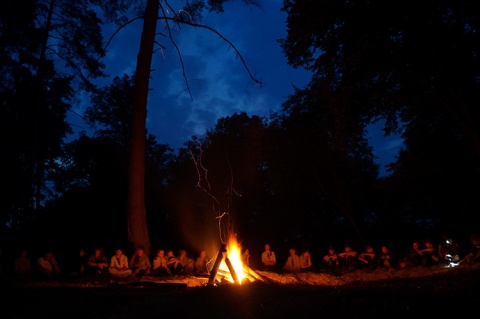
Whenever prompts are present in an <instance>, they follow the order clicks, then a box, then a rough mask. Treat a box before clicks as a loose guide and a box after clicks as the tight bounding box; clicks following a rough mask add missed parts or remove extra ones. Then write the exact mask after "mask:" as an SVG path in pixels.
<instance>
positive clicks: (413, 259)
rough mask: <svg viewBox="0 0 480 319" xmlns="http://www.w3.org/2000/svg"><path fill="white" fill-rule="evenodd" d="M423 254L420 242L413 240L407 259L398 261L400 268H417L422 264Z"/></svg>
mask: <svg viewBox="0 0 480 319" xmlns="http://www.w3.org/2000/svg"><path fill="white" fill-rule="evenodd" d="M422 259H423V253H422V252H421V249H420V243H419V242H418V240H415V239H414V240H412V246H411V247H410V248H409V249H408V250H407V254H406V256H405V257H403V258H402V259H400V260H399V261H398V267H399V268H410V267H417V266H420V265H421V264H422Z"/></svg>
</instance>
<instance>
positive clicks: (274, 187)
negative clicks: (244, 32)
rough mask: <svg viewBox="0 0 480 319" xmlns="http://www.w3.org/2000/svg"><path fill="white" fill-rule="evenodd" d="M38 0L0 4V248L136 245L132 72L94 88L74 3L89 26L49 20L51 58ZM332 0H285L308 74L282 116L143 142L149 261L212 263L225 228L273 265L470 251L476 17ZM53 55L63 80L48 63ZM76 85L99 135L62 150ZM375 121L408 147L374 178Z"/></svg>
mask: <svg viewBox="0 0 480 319" xmlns="http://www.w3.org/2000/svg"><path fill="white" fill-rule="evenodd" d="M42 3H43V1H34V0H30V1H27V2H26V3H25V5H23V4H22V5H20V4H16V3H2V5H1V9H2V10H0V12H1V14H0V22H1V23H0V32H1V33H0V40H1V43H0V50H1V51H0V54H1V56H0V57H1V59H0V61H1V62H0V63H1V65H0V68H1V71H2V74H3V79H2V81H1V83H0V85H1V87H0V96H1V101H2V105H1V111H0V112H1V114H0V121H1V123H0V124H1V125H0V129H1V130H2V131H1V134H0V136H1V139H2V143H1V145H2V148H3V151H2V155H3V165H2V168H1V171H2V174H1V176H2V178H1V189H0V249H2V251H4V252H5V251H9V252H11V253H14V252H15V251H17V250H18V249H20V248H21V247H31V248H32V250H33V251H35V252H38V253H40V252H41V251H42V250H44V249H47V248H54V249H57V250H60V251H69V252H70V253H71V252H72V251H77V249H79V248H80V247H89V248H90V249H93V247H95V246H96V245H102V246H105V247H108V249H113V247H116V246H119V245H120V246H123V247H124V248H125V249H126V250H127V251H130V250H132V249H133V247H132V243H130V242H129V241H128V236H127V231H128V230H127V208H126V200H127V191H128V178H127V175H128V160H129V147H128V140H129V137H130V135H129V134H130V130H129V128H130V125H131V124H130V118H131V112H132V104H133V96H134V83H135V76H134V75H133V74H125V75H123V76H122V77H116V78H114V79H113V81H112V83H111V84H110V85H106V86H104V87H96V86H95V85H93V83H94V79H95V78H97V77H100V76H102V70H103V67H104V66H103V65H102V63H101V60H98V59H97V58H94V57H97V56H98V55H101V52H102V51H101V47H102V45H101V44H102V41H103V39H102V38H101V36H100V35H99V32H98V31H99V30H100V29H99V24H98V25H97V24H96V23H93V22H92V21H96V20H92V19H93V18H92V17H93V14H94V12H91V11H89V10H86V8H85V7H82V6H83V5H80V4H77V5H74V4H72V6H78V7H75V10H79V11H81V12H85V15H84V16H81V17H78V16H75V17H73V16H74V15H73V16H72V17H69V16H68V14H67V13H65V12H63V13H62V14H64V16H62V18H63V19H65V21H70V20H69V19H74V18H75V19H80V21H77V22H78V23H77V26H78V27H80V28H82V26H83V29H81V30H82V31H83V33H79V29H75V28H73V27H72V25H71V24H62V23H59V22H58V21H57V22H58V23H57V24H54V23H53V24H52V25H51V26H50V27H51V28H57V29H56V30H58V34H62V36H63V38H64V39H70V41H66V40H65V41H66V43H65V45H64V46H59V47H58V48H57V50H59V51H58V52H56V54H54V53H53V52H51V51H49V50H50V49H51V47H50V46H49V44H51V42H42V41H41V39H43V37H41V36H39V35H42V34H44V32H45V29H44V28H45V27H46V26H44V25H42V24H40V23H38V21H39V19H40V18H39V15H38V10H39V8H42V7H41V6H40V5H41V4H42ZM98 3H103V2H102V1H98ZM328 3H329V2H328V1H317V2H304V1H284V10H285V11H286V12H287V14H288V18H287V21H286V23H287V31H288V34H287V36H286V38H285V39H281V40H279V45H281V46H282V48H283V50H284V52H285V55H286V56H287V58H288V62H289V63H290V64H291V65H292V66H295V67H301V68H305V69H308V70H311V71H312V74H313V76H312V79H311V82H310V83H309V84H308V85H307V86H306V87H305V88H296V89H295V93H294V94H292V95H290V96H288V97H287V98H286V99H285V102H284V104H283V106H282V110H281V111H279V112H278V113H274V114H271V115H270V117H268V118H265V117H259V116H256V115H247V114H246V113H234V114H231V115H229V116H226V117H224V118H221V119H219V120H218V121H217V123H216V125H215V127H213V128H211V129H209V130H208V131H206V132H205V133H204V135H201V136H193V137H192V138H191V139H190V140H189V141H187V142H186V143H185V144H184V146H183V147H181V148H180V149H179V150H177V151H174V150H173V149H171V147H170V146H169V145H164V144H159V143H157V142H156V137H155V136H153V135H151V134H150V133H149V132H147V133H146V136H147V146H146V161H145V170H146V173H145V206H146V211H147V222H148V231H149V236H150V241H151V247H152V251H153V250H155V249H156V248H173V249H179V248H186V249H188V250H189V251H190V252H192V253H195V252H199V251H201V250H207V251H208V253H209V255H210V257H213V256H215V254H216V249H218V247H219V246H220V242H221V241H222V240H225V236H226V234H228V233H229V232H233V233H235V234H236V236H237V238H238V240H239V241H240V242H241V243H242V245H243V246H245V247H248V248H249V249H250V251H251V253H252V254H255V255H258V256H259V254H260V253H261V251H262V250H263V245H264V244H265V243H267V242H268V243H271V244H272V247H273V248H274V250H275V251H276V252H277V253H278V254H280V256H282V254H285V256H286V254H287V252H288V248H289V247H292V246H295V247H297V249H298V250H302V249H309V250H310V251H311V252H312V253H313V255H316V256H320V254H323V252H324V251H325V249H326V247H328V246H329V245H334V246H336V247H337V250H338V249H340V248H341V247H343V244H344V243H347V242H348V243H350V244H352V245H354V246H355V247H356V249H358V250H361V249H362V248H363V246H364V245H365V244H366V243H372V244H374V245H377V246H378V245H380V244H381V243H387V244H388V245H390V246H391V247H392V248H393V249H394V251H397V252H398V254H402V253H403V250H404V249H406V247H407V246H408V243H409V242H410V241H411V240H412V239H414V238H416V239H419V240H423V239H424V238H427V237H428V238H432V239H433V240H436V241H439V240H441V239H442V238H443V237H444V236H451V237H453V238H457V239H458V240H459V241H460V242H462V244H463V245H464V246H466V245H468V244H469V241H468V240H469V238H470V235H471V234H472V233H478V232H480V227H479V226H480V214H479V212H480V201H479V199H480V196H479V194H480V183H479V182H478V180H479V173H480V168H479V167H480V161H479V157H480V156H479V154H480V138H479V128H480V125H479V119H480V114H479V108H478V98H479V92H480V90H479V81H478V79H479V78H480V77H479V75H480V74H479V73H480V68H479V67H480V62H479V61H478V57H479V56H480V55H479V54H478V53H479V52H478V50H479V48H480V45H479V44H480V43H479V36H480V33H479V32H478V25H479V17H480V15H478V14H476V13H478V12H476V10H477V9H474V8H473V7H472V8H470V5H471V4H470V1H463V0H462V1H444V2H442V3H441V4H436V6H437V7H427V6H425V5H424V4H420V3H416V2H409V4H405V3H397V1H393V0H388V1H372V2H369V3H368V4H367V3H362V4H361V3H357V4H351V2H349V1H343V0H342V1H338V3H337V5H336V6H337V7H335V8H333V7H331V6H329V5H328ZM102 8H103V7H102ZM83 9H85V10H83ZM104 9H105V10H106V8H104ZM110 9H112V8H110ZM72 10H73V9H72ZM72 12H73V11H72ZM105 12H107V11H105ZM108 12H110V11H108ZM319 12H322V14H320V15H319V14H318V13H319ZM373 12H384V14H383V15H382V16H378V15H375V16H373ZM110 13H111V12H110ZM314 13H315V14H314ZM72 21H73V20H72ZM87 26H88V27H87ZM72 28H73V29H72ZM97 28H98V30H97ZM82 35H83V36H82ZM69 37H70V38H69ZM426 39H428V41H426ZM126 45H128V44H126ZM80 47H81V48H89V49H88V50H87V49H79V48H80ZM55 56H61V57H63V58H64V59H65V60H66V61H67V65H69V66H70V67H71V68H72V70H74V71H72V73H71V74H66V73H65V72H63V69H62V71H60V70H59V67H58V65H57V64H58V63H60V62H58V60H57V59H56V58H55ZM62 63H63V62H62ZM80 90H84V92H86V93H87V94H88V96H89V97H90V98H91V100H90V104H89V106H88V108H87V110H86V111H85V114H84V115H83V116H84V119H85V122H86V123H87V124H88V125H89V126H91V127H92V131H91V132H94V133H89V134H87V132H83V133H82V134H80V135H79V136H78V138H76V139H74V140H69V141H68V142H66V141H65V137H66V136H68V135H69V133H71V131H72V130H71V127H70V126H69V123H67V121H66V114H67V112H69V111H71V109H72V107H73V105H74V103H75V101H76V95H75V94H76V92H77V91H80ZM153 104H155V102H153ZM158 107H166V106H162V105H159V106H158ZM377 121H384V122H385V126H384V127H383V129H384V132H385V134H390V133H395V134H401V136H402V138H403V139H404V146H403V148H402V149H401V151H400V153H399V154H398V156H397V157H396V162H394V163H392V164H390V165H389V170H388V175H386V176H380V175H379V167H378V164H376V163H375V158H374V155H373V151H372V146H371V145H369V143H368V139H367V138H366V136H367V132H366V128H367V127H368V126H369V125H371V124H372V123H375V122H377ZM280 262H281V260H280Z"/></svg>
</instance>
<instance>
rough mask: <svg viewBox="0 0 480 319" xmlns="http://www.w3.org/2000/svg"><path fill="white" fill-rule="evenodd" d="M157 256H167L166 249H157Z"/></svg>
mask: <svg viewBox="0 0 480 319" xmlns="http://www.w3.org/2000/svg"><path fill="white" fill-rule="evenodd" d="M157 256H158V257H163V256H165V251H164V250H163V249H160V250H159V251H157Z"/></svg>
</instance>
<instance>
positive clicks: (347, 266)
mask: <svg viewBox="0 0 480 319" xmlns="http://www.w3.org/2000/svg"><path fill="white" fill-rule="evenodd" d="M338 261H339V263H340V266H341V267H342V269H343V270H347V271H354V270H355V269H356V267H357V252H356V251H355V250H353V248H352V246H350V245H349V244H345V246H344V251H342V252H340V253H338Z"/></svg>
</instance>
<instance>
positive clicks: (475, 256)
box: [461, 233, 480, 263]
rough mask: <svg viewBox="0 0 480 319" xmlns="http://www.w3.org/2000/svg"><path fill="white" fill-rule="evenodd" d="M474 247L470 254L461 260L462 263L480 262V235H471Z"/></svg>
mask: <svg viewBox="0 0 480 319" xmlns="http://www.w3.org/2000/svg"><path fill="white" fill-rule="evenodd" d="M470 242H471V243H472V247H471V249H470V251H469V252H468V254H467V255H466V256H465V257H464V258H463V259H462V260H461V262H462V263H472V262H480V234H477V233H473V234H472V235H470Z"/></svg>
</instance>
